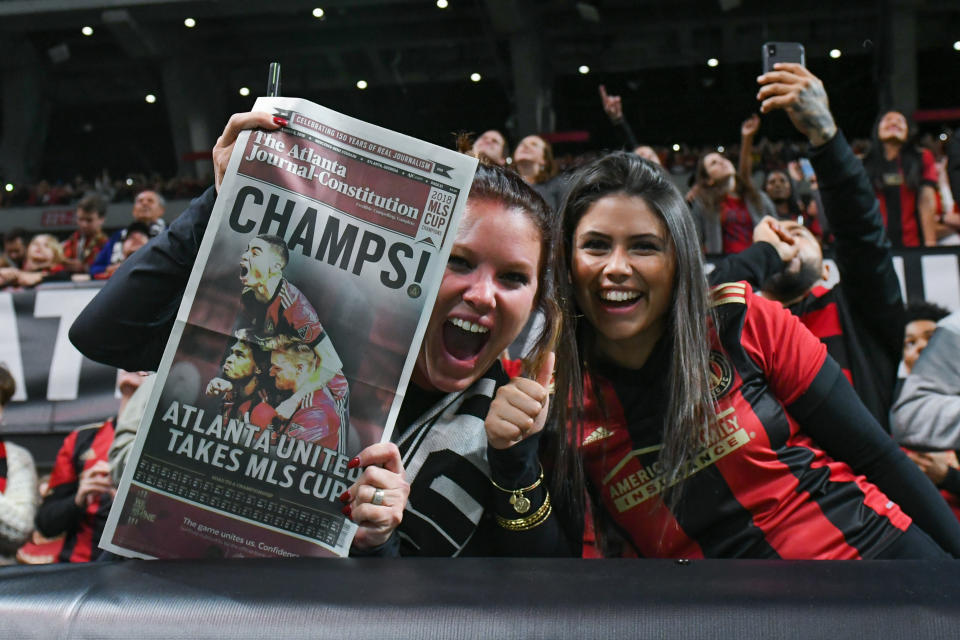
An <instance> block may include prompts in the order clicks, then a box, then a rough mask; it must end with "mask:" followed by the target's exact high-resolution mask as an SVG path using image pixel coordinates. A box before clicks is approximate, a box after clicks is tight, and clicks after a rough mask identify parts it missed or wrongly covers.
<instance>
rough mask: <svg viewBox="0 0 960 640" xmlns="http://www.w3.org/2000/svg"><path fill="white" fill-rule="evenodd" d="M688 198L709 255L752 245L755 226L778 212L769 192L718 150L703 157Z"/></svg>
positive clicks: (736, 250) (734, 250)
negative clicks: (747, 176) (739, 171)
mask: <svg viewBox="0 0 960 640" xmlns="http://www.w3.org/2000/svg"><path fill="white" fill-rule="evenodd" d="M744 126H745V127H746V123H745V125H744ZM687 201H688V202H689V203H690V208H691V211H692V212H693V215H694V218H695V220H696V223H697V228H698V230H699V232H700V241H701V243H702V244H703V247H704V250H705V251H706V252H707V253H710V254H718V253H722V254H731V253H739V252H741V251H743V250H744V249H746V248H747V247H749V246H750V245H751V244H753V228H754V227H755V226H756V225H757V224H759V223H760V221H761V220H762V219H763V217H764V216H775V214H776V210H775V209H774V206H773V202H771V201H770V198H769V197H767V194H765V193H763V192H761V191H759V190H757V188H756V187H755V186H754V184H753V180H751V179H749V178H747V179H743V177H742V176H740V175H738V173H737V171H736V170H735V169H734V166H733V163H732V162H730V160H729V159H728V158H727V157H726V156H724V155H723V154H722V153H719V152H717V151H711V152H710V153H707V154H704V155H703V156H701V157H700V161H699V162H698V163H697V170H696V178H695V183H694V187H693V189H691V191H690V193H689V194H687Z"/></svg>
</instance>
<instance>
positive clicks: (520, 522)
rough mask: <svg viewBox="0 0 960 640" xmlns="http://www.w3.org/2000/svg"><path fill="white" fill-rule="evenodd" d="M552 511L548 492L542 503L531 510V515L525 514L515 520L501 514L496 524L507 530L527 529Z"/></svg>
mask: <svg viewBox="0 0 960 640" xmlns="http://www.w3.org/2000/svg"><path fill="white" fill-rule="evenodd" d="M552 512H553V506H552V505H551V504H550V494H549V493H548V494H547V497H546V499H545V500H544V501H543V504H542V505H540V508H539V509H537V510H536V511H534V512H533V515H530V516H527V517H526V518H517V519H516V520H507V519H506V518H504V517H503V516H499V515H498V516H497V524H498V525H500V526H501V527H503V528H504V529H507V530H509V531H528V530H530V529H533V528H534V527H538V526H540V525H541V524H543V523H544V522H546V520H547V518H549V517H550V514H551V513H552Z"/></svg>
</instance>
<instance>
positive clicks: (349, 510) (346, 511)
mask: <svg viewBox="0 0 960 640" xmlns="http://www.w3.org/2000/svg"><path fill="white" fill-rule="evenodd" d="M340 513H342V514H343V515H345V516H347V517H348V518H350V519H351V520H352V519H353V518H352V517H351V514H352V513H353V508H352V507H351V506H350V505H347V506H345V507H344V508H343V509H340Z"/></svg>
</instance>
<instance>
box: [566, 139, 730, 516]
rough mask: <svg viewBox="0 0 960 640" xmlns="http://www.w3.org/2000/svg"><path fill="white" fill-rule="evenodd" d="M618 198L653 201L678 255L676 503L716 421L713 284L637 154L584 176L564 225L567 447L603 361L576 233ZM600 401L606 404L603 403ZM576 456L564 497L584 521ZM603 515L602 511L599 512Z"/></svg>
mask: <svg viewBox="0 0 960 640" xmlns="http://www.w3.org/2000/svg"><path fill="white" fill-rule="evenodd" d="M618 194H623V195H627V196H632V197H638V198H642V199H643V200H644V202H646V204H647V206H649V207H650V209H651V210H652V211H654V212H655V213H656V214H657V215H658V216H659V217H660V219H661V220H662V221H663V223H664V225H665V226H666V228H667V233H668V236H669V242H670V245H671V249H672V251H673V254H674V262H675V275H674V283H673V296H672V301H671V304H670V309H669V311H668V312H667V313H668V315H667V321H666V323H665V329H664V336H663V338H664V339H669V340H670V341H671V343H672V351H671V353H670V359H669V364H668V368H667V371H666V378H667V388H668V389H669V391H668V398H667V403H666V405H667V406H666V412H665V424H664V431H663V448H662V449H661V451H660V464H661V465H663V468H664V470H665V473H666V477H665V478H664V479H665V481H666V484H667V486H668V487H671V488H670V489H668V490H667V491H665V492H664V495H663V497H664V500H666V501H667V502H668V503H669V504H676V502H677V501H679V499H680V496H681V482H680V481H681V480H682V479H683V477H684V476H685V475H686V474H685V468H686V467H687V465H688V463H689V462H690V460H691V459H692V457H693V455H694V453H695V452H696V451H697V450H698V449H699V448H700V447H701V446H702V444H701V442H702V440H701V438H703V437H704V436H705V434H706V430H707V427H708V424H709V421H710V419H711V418H712V416H713V415H714V402H713V397H712V396H711V393H710V384H709V379H708V371H709V357H710V348H709V339H708V316H709V310H708V309H709V305H708V299H707V281H706V276H705V275H704V271H703V260H702V257H701V251H700V241H699V237H698V235H697V230H696V227H695V225H694V222H693V219H692V217H691V215H690V212H689V209H688V208H687V205H686V203H685V202H684V200H683V197H682V196H681V195H680V193H679V192H678V191H677V189H676V187H674V186H673V184H672V183H671V182H670V180H669V178H668V177H667V176H666V174H665V173H664V172H663V170H662V169H661V168H660V167H658V166H657V165H655V164H653V163H651V162H649V161H647V160H644V159H642V158H640V157H639V156H636V155H634V154H632V153H623V152H618V153H613V154H611V155H608V156H605V157H603V158H601V159H599V160H597V161H595V162H593V163H591V164H589V165H587V166H585V167H584V168H582V169H580V170H579V171H577V172H576V173H575V174H574V176H573V178H572V181H571V185H570V189H569V192H568V194H567V198H566V201H565V202H564V205H563V207H562V213H561V216H562V220H561V224H559V225H557V231H556V234H557V237H556V239H555V244H556V253H555V258H554V270H555V273H556V274H557V288H558V292H559V294H560V297H561V299H562V300H563V324H562V326H563V329H562V333H561V339H560V342H559V345H558V349H557V362H559V363H561V365H562V366H560V367H558V370H557V397H558V398H563V397H566V398H569V403H568V404H566V405H564V406H563V407H561V408H560V410H559V415H558V418H559V425H560V427H561V429H566V430H567V431H566V432H565V433H564V441H565V442H566V443H568V444H569V446H570V447H571V448H574V449H575V448H576V447H577V445H578V444H579V439H578V435H579V434H580V420H581V418H582V417H583V416H582V414H583V395H584V384H583V381H584V376H589V377H590V378H591V379H594V374H595V371H596V359H597V354H596V353H594V352H593V350H592V349H591V345H592V344H593V342H594V336H595V330H594V328H593V327H592V326H591V325H590V324H589V323H588V322H582V321H581V320H580V319H581V318H582V313H581V312H580V309H579V308H578V307H577V303H576V299H575V297H574V287H575V283H574V282H573V278H572V275H571V262H572V259H573V252H574V247H573V236H574V231H575V230H576V227H577V224H578V223H579V221H580V219H581V218H582V217H583V216H584V214H586V213H587V211H588V210H589V209H590V208H591V207H592V206H593V205H594V204H595V203H596V202H597V201H599V200H600V199H601V198H604V197H606V196H610V195H618ZM594 390H595V391H596V388H594ZM561 394H563V395H561ZM597 401H598V403H600V398H599V397H598V398H597ZM558 404H560V403H558ZM601 406H602V404H601ZM574 457H575V458H576V459H573V460H570V459H564V460H563V462H564V463H565V464H567V466H568V472H569V473H571V474H572V475H571V476H570V477H571V479H572V481H571V486H570V487H569V489H568V491H569V494H568V495H565V496H563V497H564V498H566V499H568V500H570V501H571V504H572V505H574V507H573V508H574V509H575V510H576V511H575V512H574V513H573V514H572V515H571V517H576V516H577V514H578V513H579V514H580V522H583V520H582V513H583V500H582V497H583V493H584V480H583V475H582V469H581V467H580V465H579V456H574ZM674 483H676V484H674ZM600 509H602V507H599V505H598V507H597V510H598V511H599V510H600ZM598 533H600V532H599V531H598Z"/></svg>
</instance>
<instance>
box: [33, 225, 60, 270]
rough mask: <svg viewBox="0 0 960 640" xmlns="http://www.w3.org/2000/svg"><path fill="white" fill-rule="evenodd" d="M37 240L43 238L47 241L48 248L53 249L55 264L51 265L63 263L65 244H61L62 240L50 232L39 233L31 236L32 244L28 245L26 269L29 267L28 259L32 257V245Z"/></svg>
mask: <svg viewBox="0 0 960 640" xmlns="http://www.w3.org/2000/svg"><path fill="white" fill-rule="evenodd" d="M37 240H42V241H43V242H45V243H46V245H47V248H48V249H50V250H51V251H53V264H51V265H50V266H55V265H58V264H63V245H62V244H60V241H59V240H57V239H56V238H54V237H53V236H52V235H50V234H49V233H39V234H37V235H35V236H33V237H32V238H30V244H28V245H27V257H26V258H24V269H26V268H27V264H26V263H27V260H29V259H30V245H31V244H33V243H34V242H36V241H37Z"/></svg>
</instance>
